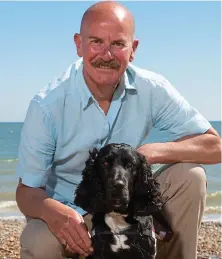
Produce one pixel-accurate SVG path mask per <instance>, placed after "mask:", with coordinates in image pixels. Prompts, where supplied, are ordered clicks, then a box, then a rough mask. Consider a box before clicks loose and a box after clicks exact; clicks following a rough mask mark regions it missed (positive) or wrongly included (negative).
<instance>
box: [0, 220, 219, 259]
mask: <svg viewBox="0 0 222 259" xmlns="http://www.w3.org/2000/svg"><path fill="white" fill-rule="evenodd" d="M24 226H25V218H24V216H23V217H22V216H21V217H19V218H17V219H15V218H14V219H13V218H10V219H9V218H0V258H1V259H19V258H20V256H19V236H20V234H21V232H22V230H23V228H24ZM197 251H198V257H197V258H198V259H221V258H222V253H221V222H219V221H202V223H201V228H200V231H199V236H198V249H197Z"/></svg>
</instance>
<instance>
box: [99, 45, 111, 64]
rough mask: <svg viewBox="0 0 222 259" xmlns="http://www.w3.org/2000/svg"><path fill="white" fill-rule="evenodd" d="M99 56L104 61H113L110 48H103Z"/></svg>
mask: <svg viewBox="0 0 222 259" xmlns="http://www.w3.org/2000/svg"><path fill="white" fill-rule="evenodd" d="M101 54H102V58H103V60H105V61H107V60H110V59H113V54H112V50H111V47H110V46H104V47H103V49H102V53H101Z"/></svg>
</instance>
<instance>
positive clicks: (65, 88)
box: [33, 60, 80, 106]
mask: <svg viewBox="0 0 222 259" xmlns="http://www.w3.org/2000/svg"><path fill="white" fill-rule="evenodd" d="M79 65H80V60H78V61H77V62H74V63H72V64H71V65H69V66H68V68H67V69H66V70H65V71H64V72H63V73H62V74H61V75H60V76H58V77H56V78H55V79H54V80H52V81H51V82H49V83H48V84H47V85H46V86H45V87H44V88H42V89H41V90H40V91H39V92H38V93H37V94H36V95H35V96H34V98H33V100H35V101H37V102H39V104H40V105H44V106H47V105H50V104H52V103H54V102H57V101H59V100H61V99H65V98H66V96H67V95H69V94H73V91H74V88H75V83H74V79H75V76H76V72H77V71H78V69H79Z"/></svg>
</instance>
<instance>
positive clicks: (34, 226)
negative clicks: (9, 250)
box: [20, 219, 64, 259]
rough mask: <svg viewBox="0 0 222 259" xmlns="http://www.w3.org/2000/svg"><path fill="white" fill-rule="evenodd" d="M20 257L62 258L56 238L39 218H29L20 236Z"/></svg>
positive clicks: (60, 247)
mask: <svg viewBox="0 0 222 259" xmlns="http://www.w3.org/2000/svg"><path fill="white" fill-rule="evenodd" d="M20 244H21V250H20V257H21V259H46V258H47V259H64V257H63V256H62V253H63V248H62V245H61V244H60V243H59V241H58V239H57V238H56V237H55V236H54V235H53V234H52V232H51V231H50V230H49V228H48V226H47V224H46V223H45V222H44V221H42V220H40V219H30V220H29V221H28V223H27V225H26V227H25V228H24V230H23V232H22V235H21V237H20Z"/></svg>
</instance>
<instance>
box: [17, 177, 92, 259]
mask: <svg viewBox="0 0 222 259" xmlns="http://www.w3.org/2000/svg"><path fill="white" fill-rule="evenodd" d="M16 201H17V204H18V207H19V209H20V210H21V212H22V213H23V214H24V215H26V216H29V217H31V218H37V219H41V220H43V221H45V222H46V223H47V225H48V227H49V229H50V230H51V232H52V233H53V234H54V235H55V236H56V237H57V238H58V239H59V241H60V242H61V243H62V244H64V243H66V244H68V246H69V250H70V248H71V252H72V253H73V252H74V253H79V254H81V255H84V256H88V255H89V254H90V253H91V252H92V247H91V240H90V238H89V235H88V232H87V230H86V227H85V224H84V220H83V218H82V217H81V216H80V215H79V214H78V213H77V212H76V211H75V210H73V209H72V208H69V207H68V206H66V205H63V204H62V203H60V202H58V201H56V200H54V199H51V198H49V197H48V195H47V194H46V192H45V191H44V189H43V188H33V187H28V186H26V185H24V184H22V180H21V179H20V180H19V184H18V187H17V190H16ZM69 232H70V233H69ZM71 237H72V238H71ZM81 240H82V243H81ZM74 241H75V242H74Z"/></svg>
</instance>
